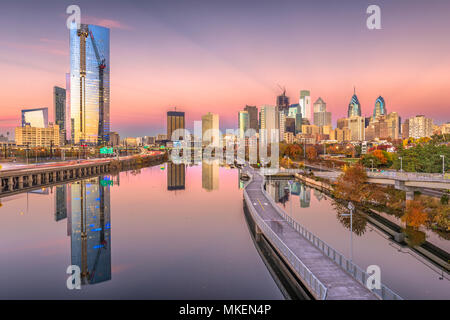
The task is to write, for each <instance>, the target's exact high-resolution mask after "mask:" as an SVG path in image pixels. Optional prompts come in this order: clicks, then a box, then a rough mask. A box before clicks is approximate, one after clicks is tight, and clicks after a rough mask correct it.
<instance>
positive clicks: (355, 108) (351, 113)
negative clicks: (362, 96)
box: [347, 89, 361, 118]
mask: <svg viewBox="0 0 450 320" xmlns="http://www.w3.org/2000/svg"><path fill="white" fill-rule="evenodd" d="M355 116H358V117H360V116H361V104H360V103H359V100H358V97H357V96H356V89H355V90H354V92H353V96H352V99H351V100H350V103H349V104H348V111H347V117H348V118H350V117H355Z"/></svg>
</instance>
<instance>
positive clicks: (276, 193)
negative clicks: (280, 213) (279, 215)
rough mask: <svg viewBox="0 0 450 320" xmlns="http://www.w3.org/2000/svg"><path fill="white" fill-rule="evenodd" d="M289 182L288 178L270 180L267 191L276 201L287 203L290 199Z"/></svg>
mask: <svg viewBox="0 0 450 320" xmlns="http://www.w3.org/2000/svg"><path fill="white" fill-rule="evenodd" d="M289 189H290V188H289V182H288V181H287V180H280V181H269V182H267V184H266V191H267V193H268V194H269V195H270V196H271V197H272V199H273V200H274V201H275V202H276V203H286V202H287V201H288V200H289V193H290V192H289Z"/></svg>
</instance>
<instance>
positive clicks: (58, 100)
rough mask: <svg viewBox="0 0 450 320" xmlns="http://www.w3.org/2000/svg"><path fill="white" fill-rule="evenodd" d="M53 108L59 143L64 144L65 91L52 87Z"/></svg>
mask: <svg viewBox="0 0 450 320" xmlns="http://www.w3.org/2000/svg"><path fill="white" fill-rule="evenodd" d="M53 107H54V112H55V124H57V125H58V126H59V131H60V138H61V142H64V140H65V135H66V89H63V88H60V87H53Z"/></svg>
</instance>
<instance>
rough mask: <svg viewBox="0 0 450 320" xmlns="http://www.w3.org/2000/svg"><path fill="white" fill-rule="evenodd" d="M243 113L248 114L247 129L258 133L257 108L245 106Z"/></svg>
mask: <svg viewBox="0 0 450 320" xmlns="http://www.w3.org/2000/svg"><path fill="white" fill-rule="evenodd" d="M244 111H247V112H248V121H249V127H248V128H249V129H253V130H255V132H258V131H259V121H258V108H257V107H256V106H245V108H244Z"/></svg>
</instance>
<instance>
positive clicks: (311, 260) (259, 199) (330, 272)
mask: <svg viewBox="0 0 450 320" xmlns="http://www.w3.org/2000/svg"><path fill="white" fill-rule="evenodd" d="M243 171H244V172H246V173H248V174H250V175H251V176H252V177H253V179H252V181H251V182H250V183H249V184H248V185H247V186H246V190H247V194H248V196H249V198H250V200H251V202H252V203H251V204H248V205H252V206H253V207H254V209H255V210H256V212H257V213H258V214H259V215H260V217H261V218H262V219H263V220H264V221H265V222H266V224H267V225H268V226H269V227H270V228H271V229H272V230H273V231H274V232H275V233H276V234H277V235H278V237H279V238H280V239H281V240H282V241H283V242H284V243H285V244H286V245H287V246H288V247H289V249H290V250H291V251H292V252H293V253H294V254H295V255H296V256H297V257H298V258H299V259H300V261H302V262H303V264H304V265H305V266H306V267H307V268H308V269H309V270H310V271H311V272H312V273H313V274H314V276H316V277H317V278H318V279H319V280H320V281H321V282H322V283H323V284H324V285H325V286H326V287H327V289H328V292H327V297H326V299H327V300H378V298H377V296H376V295H375V294H373V293H372V292H371V291H369V290H368V289H367V288H366V287H365V286H363V285H362V284H361V283H359V282H358V281H356V280H355V279H354V278H353V277H351V276H350V275H349V274H348V273H347V272H345V271H344V270H343V269H342V268H341V267H339V266H338V265H337V264H336V263H334V262H333V261H332V260H331V259H330V258H328V257H327V256H325V255H324V254H323V253H322V252H321V251H320V250H319V249H317V248H316V247H315V246H314V245H313V244H312V243H311V242H310V241H308V240H307V239H306V238H304V237H303V236H302V235H301V234H300V233H298V232H297V231H296V230H295V229H294V228H292V227H291V226H290V225H289V223H288V222H287V221H286V220H284V218H283V217H281V216H280V215H279V214H278V212H277V211H276V209H275V208H274V207H273V206H272V204H271V202H270V201H269V200H268V199H267V198H266V195H265V194H264V193H263V192H262V190H261V184H263V183H264V178H263V177H262V176H261V175H259V173H257V172H256V170H254V169H253V168H251V167H248V166H245V167H244V168H243Z"/></svg>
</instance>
